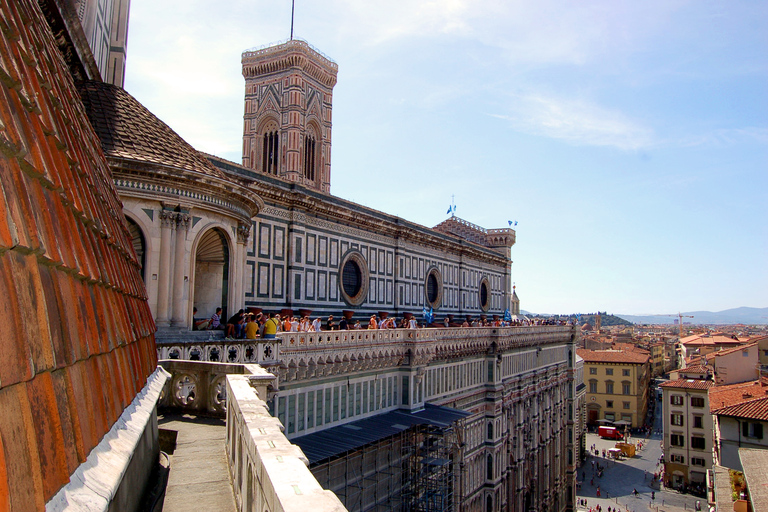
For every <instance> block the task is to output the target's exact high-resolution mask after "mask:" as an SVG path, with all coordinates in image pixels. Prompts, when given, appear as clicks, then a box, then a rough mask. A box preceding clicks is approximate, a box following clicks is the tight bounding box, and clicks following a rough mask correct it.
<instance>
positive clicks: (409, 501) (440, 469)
mask: <svg viewBox="0 0 768 512" xmlns="http://www.w3.org/2000/svg"><path fill="white" fill-rule="evenodd" d="M456 429H457V426H456V424H451V425H449V426H436V425H417V426H414V427H412V428H410V429H409V430H408V431H407V434H409V435H408V437H407V439H406V440H405V442H404V443H403V463H404V468H403V503H404V505H405V506H406V507H405V509H406V510H410V511H414V512H450V511H452V510H454V508H455V507H456V504H457V503H461V496H460V486H459V485H457V482H456V477H455V474H454V465H455V464H456V462H455V461H458V460H459V458H460V454H459V452H458V446H459V440H458V436H457V431H456Z"/></svg>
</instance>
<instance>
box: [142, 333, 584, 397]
mask: <svg viewBox="0 0 768 512" xmlns="http://www.w3.org/2000/svg"><path fill="white" fill-rule="evenodd" d="M572 336H576V330H575V327H573V326H567V325H562V326H561V325H540V326H521V327H447V328H426V329H370V330H369V329H361V330H349V331H321V332H284V333H279V334H278V335H277V339H275V340H221V339H220V340H209V341H199V340H195V341H194V342H192V343H182V342H178V341H176V342H173V343H171V344H165V343H162V342H160V343H158V349H157V350H158V358H159V359H161V360H164V359H169V358H174V359H177V360H181V359H193V360H194V359H199V360H202V361H211V360H213V361H214V362H218V361H221V357H222V356H226V357H227V359H228V360H229V361H230V362H232V363H241V362H242V363H259V364H260V365H261V366H263V367H265V368H267V369H268V370H269V371H270V372H272V373H274V374H275V375H278V376H279V379H280V381H281V382H284V381H292V380H295V379H299V380H301V379H302V378H306V377H307V376H308V375H313V376H320V375H332V374H341V373H351V372H358V371H365V370H371V369H380V368H389V367H396V366H400V365H402V364H406V365H410V366H423V365H426V364H428V363H430V362H432V361H452V360H457V359H461V358H466V357H472V356H477V355H479V354H487V353H502V352H505V351H509V350H514V349H520V348H526V347H536V348H541V347H542V346H546V345H547V344H559V343H563V342H567V341H569V340H570V339H571V337H572ZM265 354H266V355H265ZM249 358H250V359H249ZM178 362H180V361H178ZM220 364H223V365H224V366H222V368H223V367H226V364H225V363H220ZM224 373H225V372H220V373H219V374H218V375H219V376H220V377H219V379H218V380H216V379H213V380H211V379H208V381H206V382H209V384H208V385H207V386H206V385H205V384H203V385H202V386H203V387H201V388H200V390H201V392H203V393H205V394H206V399H208V400H209V401H210V403H211V407H212V409H215V410H217V411H219V412H221V411H223V409H221V407H222V406H221V404H220V401H219V400H218V398H217V396H218V395H219V394H221V393H222V392H223V390H224V384H223V383H224V380H223V377H221V375H223V374H224ZM191 382H192V379H188V380H183V381H182V380H181V379H179V380H177V379H174V380H173V383H172V384H171V386H173V393H174V394H173V397H172V398H173V399H175V400H176V403H174V405H175V406H177V407H178V406H182V405H183V406H186V404H184V403H183V398H181V397H183V395H184V390H185V389H186V387H188V386H189V385H190V383H191ZM194 384H195V385H199V384H198V381H195V382H194ZM185 386H186V387H185ZM208 395H210V396H208ZM193 398H195V397H193ZM209 409H211V408H209Z"/></svg>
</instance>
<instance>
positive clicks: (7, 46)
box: [0, 0, 217, 510]
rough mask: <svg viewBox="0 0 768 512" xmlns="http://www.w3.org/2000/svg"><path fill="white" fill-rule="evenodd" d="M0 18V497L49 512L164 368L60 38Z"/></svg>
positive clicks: (31, 13)
mask: <svg viewBox="0 0 768 512" xmlns="http://www.w3.org/2000/svg"><path fill="white" fill-rule="evenodd" d="M0 11H2V13H3V23H4V29H3V30H2V31H0V67H2V69H3V70H4V71H5V72H6V73H8V75H7V76H6V77H5V78H4V80H2V81H0V310H2V311H4V312H6V313H5V316H4V318H3V327H2V329H0V346H2V350H0V409H1V410H3V411H6V413H4V414H0V439H2V442H3V445H2V451H3V457H0V479H2V481H3V484H0V497H2V496H6V495H7V497H8V500H9V501H10V507H11V509H12V510H42V509H43V508H44V504H45V502H46V501H47V500H48V499H50V498H51V497H52V495H53V494H54V493H55V492H56V491H57V490H58V489H59V488H60V487H61V485H62V484H63V483H66V481H67V480H68V478H69V475H70V474H71V473H72V471H73V470H74V468H75V467H76V466H77V464H79V463H82V462H83V461H84V460H85V458H86V456H87V454H88V453H89V451H90V450H91V449H92V448H93V447H94V446H95V445H96V444H97V443H98V442H99V441H100V439H101V438H102V436H103V435H104V434H105V433H106V431H107V430H108V429H109V428H110V427H111V425H112V423H113V422H114V421H115V420H116V418H117V417H118V415H119V414H120V412H121V411H122V409H123V408H124V407H125V406H126V405H127V403H129V402H130V400H132V399H133V397H134V396H135V395H136V393H137V392H138V391H139V390H141V388H142V387H143V386H144V383H145V381H146V378H147V376H148V375H149V373H150V372H151V371H152V370H153V369H154V367H155V365H156V362H157V359H156V358H157V354H156V351H155V348H154V337H153V332H154V322H153V320H152V315H151V311H150V310H149V306H148V305H147V302H146V291H145V290H144V287H143V283H142V281H141V278H140V276H139V272H138V263H137V261H136V260H135V255H134V253H133V248H132V246H131V242H130V240H129V237H128V233H127V229H126V228H125V226H124V224H123V220H122V219H123V215H122V205H121V203H120V200H119V198H118V196H117V193H116V192H115V190H114V185H113V183H112V177H111V174H110V171H109V167H108V164H107V161H106V158H105V157H104V154H103V153H102V150H101V143H100V141H99V139H98V137H97V136H96V133H95V132H94V130H93V128H92V126H91V125H90V123H89V121H88V119H87V116H86V114H85V108H84V107H83V105H82V103H81V100H80V96H79V94H78V92H77V91H76V89H75V87H74V84H73V82H72V79H71V76H70V75H69V71H68V69H67V68H66V67H65V63H64V60H63V59H62V58H61V55H60V54H59V53H58V46H57V43H56V41H55V40H54V37H53V34H52V33H51V31H50V28H49V26H48V24H47V22H46V20H45V18H44V16H43V14H42V12H41V10H40V6H39V4H38V2H36V1H34V0H13V1H9V0H0ZM22 12H23V13H24V14H23V15H22ZM63 44H66V43H63ZM22 46H24V48H22ZM22 54H23V55H22ZM25 56H26V57H25ZM167 142H168V140H166V139H162V138H161V140H160V142H159V143H167ZM154 149H155V150H157V148H156V147H155V148H154ZM182 160H183V159H182ZM190 165H192V164H190ZM202 166H203V167H210V166H208V165H207V164H206V163H205V162H203V164H202ZM208 171H211V169H208ZM213 171H214V174H215V173H216V172H217V171H215V169H214V170H213ZM200 172H203V170H201V171H200ZM129 315H130V316H129ZM9 440H12V441H13V442H8V441H9ZM6 482H7V489H8V492H7V493H5V494H3V493H2V489H4V488H6V487H2V485H5V483H6ZM0 508H3V507H2V506H0Z"/></svg>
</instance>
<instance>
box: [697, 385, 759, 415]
mask: <svg viewBox="0 0 768 512" xmlns="http://www.w3.org/2000/svg"><path fill="white" fill-rule="evenodd" d="M766 392H768V381H766V380H765V379H761V380H753V381H749V382H740V383H738V384H729V385H727V386H715V387H713V388H712V389H710V390H709V410H710V412H711V413H712V414H714V413H715V411H716V410H718V409H722V408H725V407H731V406H734V405H738V404H740V403H742V402H745V401H749V400H753V399H755V398H759V397H763V396H768V395H766Z"/></svg>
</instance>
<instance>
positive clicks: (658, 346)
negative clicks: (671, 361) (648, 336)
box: [649, 341, 665, 377]
mask: <svg viewBox="0 0 768 512" xmlns="http://www.w3.org/2000/svg"><path fill="white" fill-rule="evenodd" d="M649 348H650V353H651V374H652V375H653V376H654V377H658V376H660V375H663V374H664V373H665V368H664V348H665V347H664V342H661V341H659V342H656V343H651V344H650V347H649Z"/></svg>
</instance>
